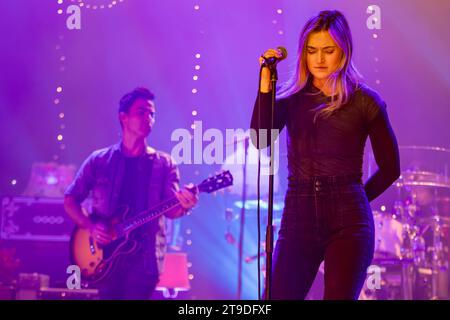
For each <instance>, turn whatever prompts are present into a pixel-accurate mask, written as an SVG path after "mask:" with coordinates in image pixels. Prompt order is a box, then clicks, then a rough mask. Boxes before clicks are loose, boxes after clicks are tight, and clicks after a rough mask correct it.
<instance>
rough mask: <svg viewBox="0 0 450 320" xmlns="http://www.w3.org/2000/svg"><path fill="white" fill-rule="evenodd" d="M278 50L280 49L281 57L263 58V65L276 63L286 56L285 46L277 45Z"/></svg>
mask: <svg viewBox="0 0 450 320" xmlns="http://www.w3.org/2000/svg"><path fill="white" fill-rule="evenodd" d="M277 49H278V50H280V51H281V57H279V58H277V57H270V58H264V57H263V59H264V62H263V66H273V65H275V64H277V63H278V62H279V61H281V60H284V59H286V57H287V50H286V48H285V47H277Z"/></svg>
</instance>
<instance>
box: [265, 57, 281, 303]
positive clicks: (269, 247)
mask: <svg viewBox="0 0 450 320" xmlns="http://www.w3.org/2000/svg"><path fill="white" fill-rule="evenodd" d="M269 69H270V83H271V85H272V108H271V115H270V127H269V130H271V131H270V135H268V136H270V166H269V203H268V205H269V207H268V212H267V229H266V281H265V282H266V283H265V287H266V290H265V296H264V299H265V300H271V298H272V292H271V291H272V290H271V287H272V252H273V185H274V172H273V168H274V160H275V157H274V149H275V148H274V142H275V139H274V137H273V135H272V133H273V132H272V129H273V125H274V113H275V97H276V84H277V80H278V73H277V69H276V64H273V65H271V66H269Z"/></svg>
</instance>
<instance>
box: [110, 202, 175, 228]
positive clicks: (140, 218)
mask: <svg viewBox="0 0 450 320" xmlns="http://www.w3.org/2000/svg"><path fill="white" fill-rule="evenodd" d="M179 205H180V201H178V198H177V197H172V198H170V199H168V200H166V201H164V202H162V203H160V204H159V205H157V206H156V207H153V208H151V209H149V210H147V211H144V212H142V213H140V214H138V215H137V216H136V217H133V218H131V219H128V220H125V221H124V222H122V223H120V224H119V225H118V226H117V229H116V231H117V233H118V235H119V236H122V235H124V234H126V233H129V232H131V231H133V230H134V229H137V228H139V227H141V226H143V225H145V224H147V223H149V222H150V221H152V220H155V219H156V218H158V217H160V216H162V215H163V214H165V213H166V212H168V211H170V210H172V209H174V208H175V207H177V206H179Z"/></svg>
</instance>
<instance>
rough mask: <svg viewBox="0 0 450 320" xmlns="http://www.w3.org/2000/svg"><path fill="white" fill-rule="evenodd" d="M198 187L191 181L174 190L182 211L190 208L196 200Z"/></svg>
mask: <svg viewBox="0 0 450 320" xmlns="http://www.w3.org/2000/svg"><path fill="white" fill-rule="evenodd" d="M198 193H199V192H198V189H197V187H196V186H194V185H193V184H192V183H191V184H189V185H187V186H185V187H184V189H181V190H179V191H177V192H175V196H176V197H177V199H178V201H179V202H180V204H181V207H182V208H183V211H188V210H190V209H192V208H193V207H194V206H195V205H196V204H197V202H198Z"/></svg>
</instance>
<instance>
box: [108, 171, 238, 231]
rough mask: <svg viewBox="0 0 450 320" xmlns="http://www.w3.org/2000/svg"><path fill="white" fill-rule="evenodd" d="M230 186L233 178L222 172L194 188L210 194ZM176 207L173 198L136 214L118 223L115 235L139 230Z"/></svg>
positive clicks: (175, 200) (175, 198)
mask: <svg viewBox="0 0 450 320" xmlns="http://www.w3.org/2000/svg"><path fill="white" fill-rule="evenodd" d="M232 184H233V176H232V175H231V173H230V172H229V171H224V172H222V173H219V174H216V175H215V176H214V177H211V178H208V179H205V180H203V181H202V182H201V183H200V184H198V185H197V186H196V187H195V188H196V189H197V190H198V192H207V193H211V192H214V191H217V190H220V189H222V188H225V187H228V186H231V185H232ZM177 206H180V201H178V198H177V197H175V196H174V197H172V198H170V199H168V200H165V201H163V202H162V203H161V204H159V205H157V206H156V207H153V208H151V209H149V210H146V211H144V212H142V213H140V214H138V215H137V216H136V217H133V218H130V219H128V220H125V221H124V222H122V223H120V224H119V225H117V226H116V228H115V229H116V233H117V235H118V236H119V237H121V236H124V235H125V234H127V233H129V232H131V231H133V230H134V229H136V228H139V227H141V226H143V225H145V224H147V223H148V222H150V221H152V220H154V219H156V218H158V217H160V216H162V215H163V214H165V213H166V212H168V211H170V210H172V209H174V208H175V207H177Z"/></svg>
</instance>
